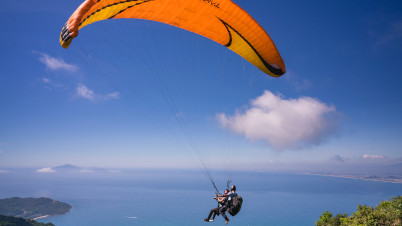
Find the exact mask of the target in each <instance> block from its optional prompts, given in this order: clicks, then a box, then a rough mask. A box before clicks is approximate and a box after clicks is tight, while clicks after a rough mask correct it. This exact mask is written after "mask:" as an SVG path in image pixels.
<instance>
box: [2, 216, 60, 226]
mask: <svg viewBox="0 0 402 226" xmlns="http://www.w3.org/2000/svg"><path fill="white" fill-rule="evenodd" d="M0 226H54V224H52V223H40V222H37V221H34V220H29V219H24V218H21V217H11V216H3V215H0Z"/></svg>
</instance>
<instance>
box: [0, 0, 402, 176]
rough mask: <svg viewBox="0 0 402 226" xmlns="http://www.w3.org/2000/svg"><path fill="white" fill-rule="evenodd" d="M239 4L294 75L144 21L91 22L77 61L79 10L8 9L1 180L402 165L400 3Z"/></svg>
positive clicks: (44, 5) (52, 6)
mask: <svg viewBox="0 0 402 226" xmlns="http://www.w3.org/2000/svg"><path fill="white" fill-rule="evenodd" d="M235 2H236V3H237V4H238V5H240V6H241V7H242V8H244V9H245V10H246V11H248V12H249V13H250V14H251V15H252V16H253V17H254V18H255V19H256V20H257V21H258V22H259V23H260V24H261V26H262V27H264V28H265V29H266V31H267V32H268V33H269V35H270V36H271V38H272V39H273V40H274V42H275V43H276V45H277V47H278V49H279V51H280V53H281V55H282V57H283V59H284V61H285V64H286V67H287V73H286V74H285V75H284V76H282V77H280V78H272V77H268V76H266V75H265V74H263V73H262V72H260V71H259V70H258V69H257V68H255V67H254V66H253V65H251V64H250V63H248V62H247V61H245V60H244V59H242V58H241V57H239V56H238V55H236V54H235V53H233V52H231V51H230V50H228V49H226V48H225V47H223V46H220V45H219V44H216V43H214V42H212V41H210V40H208V39H206V38H203V37H201V36H197V35H195V34H192V33H190V32H186V31H183V30H180V29H177V28H173V27H170V26H168V25H164V24H158V23H155V22H147V21H139V20H113V21H104V22H100V23H95V24H92V25H90V26H88V27H85V28H84V29H82V30H81V31H80V34H79V36H78V38H76V39H75V40H74V41H73V42H72V44H71V47H70V48H69V49H68V50H65V49H63V48H62V47H61V46H60V45H59V34H60V31H61V28H62V26H63V25H64V23H65V22H66V20H67V19H68V18H69V16H70V15H71V13H72V12H73V11H74V10H75V8H76V7H77V6H78V5H79V4H80V3H81V1H77V0H72V1H54V0H41V1H39V2H38V1H35V2H33V1H27V0H22V1H11V0H3V1H2V7H1V9H0V12H1V14H0V17H1V20H0V21H1V22H0V23H1V27H2V31H1V36H0V47H1V50H2V51H1V71H0V106H1V111H0V168H1V167H3V168H5V167H14V166H18V167H21V166H26V167H28V166H34V167H54V166H57V165H61V164H65V163H71V164H75V165H80V166H97V167H149V168H163V167H169V168H172V167H173V168H174V167H179V168H186V167H200V166H199V160H200V161H201V162H202V163H204V164H206V166H207V167H208V168H225V167H229V168H230V167H238V168H241V169H247V170H254V169H258V170H261V169H262V170H282V169H290V168H294V167H295V166H304V167H305V168H308V167H312V168H313V167H317V166H324V165H326V166H328V165H331V166H334V167H342V166H343V165H356V166H360V165H362V166H363V165H365V166H367V165H373V164H374V165H381V164H394V163H401V162H402V141H401V137H402V119H401V115H402V101H401V97H402V91H401V89H400V88H401V84H402V78H401V76H400V75H401V74H402V64H401V63H400V62H401V59H402V54H401V53H402V14H401V13H400V12H401V10H402V3H401V2H399V1H360V0H359V1H324V2H323V1H307V2H300V1H274V2H272V1H257V0H249V1H245V0H238V1H235ZM306 115H307V116H306ZM274 116H275V117H274ZM278 122H282V123H278ZM197 156H198V157H197ZM227 156H230V160H222V159H227ZM227 165H229V166H227Z"/></svg>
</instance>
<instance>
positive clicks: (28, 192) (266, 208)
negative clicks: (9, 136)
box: [0, 169, 402, 226]
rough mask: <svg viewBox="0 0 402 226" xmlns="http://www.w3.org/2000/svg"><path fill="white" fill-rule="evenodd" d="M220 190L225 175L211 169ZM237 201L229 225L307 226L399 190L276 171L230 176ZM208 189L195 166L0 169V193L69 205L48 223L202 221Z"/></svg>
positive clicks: (209, 197)
mask: <svg viewBox="0 0 402 226" xmlns="http://www.w3.org/2000/svg"><path fill="white" fill-rule="evenodd" d="M213 175H214V176H215V181H216V182H217V185H218V187H220V188H222V189H224V185H225V174H223V173H219V172H214V173H213ZM232 180H233V181H234V183H235V184H236V185H237V187H238V193H239V194H240V195H241V196H242V197H243V199H244V203H243V207H242V210H241V212H240V213H239V214H238V215H237V216H235V217H231V221H230V223H229V224H230V225H314V222H315V221H316V220H318V218H319V216H320V215H321V214H322V213H323V212H324V211H326V210H328V211H330V212H332V213H334V214H337V213H351V212H354V211H355V209H356V208H357V205H358V204H366V205H370V206H373V205H377V204H378V203H379V202H380V201H381V200H388V199H390V198H391V197H395V196H397V195H401V193H402V184H392V183H384V182H372V181H363V180H354V179H345V178H333V177H323V176H313V175H297V174H284V173H244V172H234V173H232ZM213 195H214V189H213V188H212V186H211V184H210V183H209V181H208V179H206V177H205V176H204V175H203V174H202V173H201V172H200V171H197V170H187V171H183V170H121V171H120V172H108V171H102V172H95V173H78V172H75V173H51V174H39V173H36V172H34V171H33V170H27V169H26V170H23V171H22V170H11V172H9V173H3V174H0V198H7V197H14V196H19V197H42V196H44V197H50V198H53V199H56V200H60V201H64V202H67V203H69V204H71V205H72V206H73V209H72V210H71V211H70V212H69V213H67V214H65V215H60V216H53V217H48V218H43V219H41V220H40V221H41V222H52V223H54V224H56V225H62V226H63V225H71V226H73V225H74V226H76V225H97V226H102V225H105V226H106V225H206V224H218V225H221V224H223V223H224V220H223V218H222V217H217V218H216V221H215V222H214V223H207V222H203V221H202V219H204V218H205V217H206V216H207V215H208V212H209V210H210V209H211V208H214V207H216V202H215V200H213V199H212V197H213Z"/></svg>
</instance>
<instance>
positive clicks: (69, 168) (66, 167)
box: [53, 164, 82, 171]
mask: <svg viewBox="0 0 402 226" xmlns="http://www.w3.org/2000/svg"><path fill="white" fill-rule="evenodd" d="M53 169H54V170H56V171H78V170H81V169H82V168H81V167H78V166H74V165H71V164H65V165H62V166H56V167H53Z"/></svg>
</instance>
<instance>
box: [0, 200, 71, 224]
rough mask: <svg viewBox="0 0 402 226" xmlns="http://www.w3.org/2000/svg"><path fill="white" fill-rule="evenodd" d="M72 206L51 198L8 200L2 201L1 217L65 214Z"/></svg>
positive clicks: (0, 201)
mask: <svg viewBox="0 0 402 226" xmlns="http://www.w3.org/2000/svg"><path fill="white" fill-rule="evenodd" d="M71 208H72V206H71V205H69V204H67V203H64V202H59V201H56V200H52V199H49V198H18V197H14V198H7V199H0V215H6V216H14V217H23V218H30V219H32V218H35V217H40V216H45V215H49V216H50V215H57V214H64V213H67V212H68V211H70V209H71Z"/></svg>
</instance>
